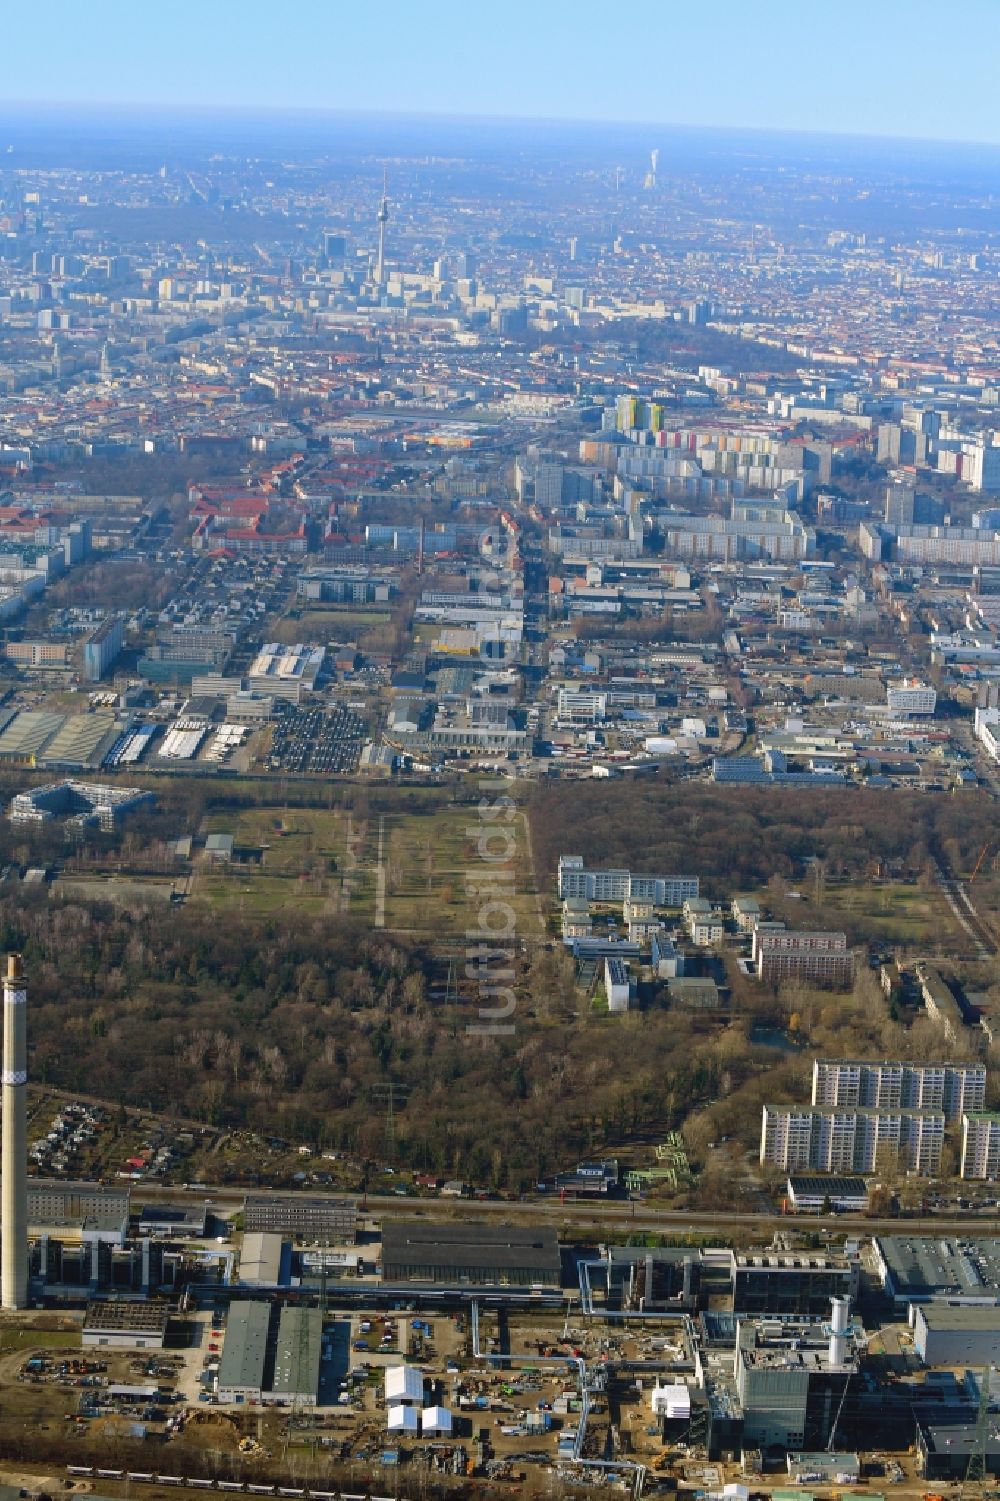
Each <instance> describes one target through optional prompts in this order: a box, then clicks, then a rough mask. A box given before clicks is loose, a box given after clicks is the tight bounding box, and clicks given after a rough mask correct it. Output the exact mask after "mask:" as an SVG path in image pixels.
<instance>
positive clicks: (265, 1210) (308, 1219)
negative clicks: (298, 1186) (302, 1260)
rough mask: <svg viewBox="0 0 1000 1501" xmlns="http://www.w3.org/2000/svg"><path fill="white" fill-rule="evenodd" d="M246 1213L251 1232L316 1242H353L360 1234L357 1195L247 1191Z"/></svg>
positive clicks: (350, 1243)
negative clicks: (344, 1196)
mask: <svg viewBox="0 0 1000 1501" xmlns="http://www.w3.org/2000/svg"><path fill="white" fill-rule="evenodd" d="M243 1217H244V1226H245V1229H246V1230H247V1232H248V1233H249V1234H251V1235H253V1234H255V1233H260V1234H266V1235H287V1236H291V1237H292V1238H293V1239H294V1240H302V1241H311V1242H314V1243H315V1242H319V1241H329V1243H330V1244H331V1245H353V1244H354V1241H355V1238H356V1236H357V1228H358V1206H357V1200H355V1199H334V1198H328V1197H327V1196H326V1195H323V1196H322V1197H320V1196H319V1195H317V1196H316V1197H315V1198H305V1197H300V1196H299V1195H297V1194H296V1195H291V1194H288V1195H286V1196H284V1197H283V1196H281V1195H279V1194H266V1195H265V1194H247V1197H246V1204H245V1207H244V1211H243Z"/></svg>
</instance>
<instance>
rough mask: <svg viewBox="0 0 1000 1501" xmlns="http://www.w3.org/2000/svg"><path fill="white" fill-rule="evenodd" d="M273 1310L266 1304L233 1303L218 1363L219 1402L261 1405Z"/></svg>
mask: <svg viewBox="0 0 1000 1501" xmlns="http://www.w3.org/2000/svg"><path fill="white" fill-rule="evenodd" d="M270 1322H271V1310H270V1308H269V1307H268V1305H267V1304H266V1303H233V1304H231V1305H230V1309H229V1320H228V1322H227V1324H226V1342H225V1344H224V1345H223V1347H222V1359H221V1361H220V1362H219V1388H218V1390H219V1400H220V1401H222V1402H259V1401H260V1397H261V1392H262V1391H263V1389H264V1363H265V1361H266V1359H267V1335H268V1329H269V1326H270Z"/></svg>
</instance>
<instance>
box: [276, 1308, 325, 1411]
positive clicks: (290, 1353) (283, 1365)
mask: <svg viewBox="0 0 1000 1501" xmlns="http://www.w3.org/2000/svg"><path fill="white" fill-rule="evenodd" d="M322 1343H323V1315H322V1313H321V1312H320V1310H319V1309H318V1308H283V1309H282V1310H281V1320H280V1322H279V1324H278V1346H277V1350H276V1352H275V1356H274V1386H273V1390H274V1391H275V1392H280V1393H281V1394H282V1395H284V1396H288V1397H296V1396H303V1397H308V1398H309V1399H310V1400H312V1401H315V1399H316V1397H317V1396H318V1395H319V1361H320V1354H321V1347H322Z"/></svg>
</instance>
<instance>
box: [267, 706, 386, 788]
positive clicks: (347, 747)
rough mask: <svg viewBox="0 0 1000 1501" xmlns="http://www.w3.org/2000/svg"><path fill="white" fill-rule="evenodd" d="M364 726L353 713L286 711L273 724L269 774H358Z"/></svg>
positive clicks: (339, 708) (338, 710)
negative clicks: (274, 772)
mask: <svg viewBox="0 0 1000 1501" xmlns="http://www.w3.org/2000/svg"><path fill="white" fill-rule="evenodd" d="M364 738H365V722H364V720H363V719H362V718H361V716H360V715H359V714H357V713H356V712H355V711H354V710H353V709H348V708H346V707H345V706H344V705H343V704H338V705H336V707H334V708H333V709H298V708H292V709H289V710H288V711H287V712H286V713H285V714H283V715H282V716H281V718H280V719H279V720H277V722H276V723H275V727H274V735H273V739H272V742H271V752H270V755H269V757H268V765H269V767H270V769H271V770H272V771H286V772H295V773H306V772H313V773H317V774H327V775H329V774H333V773H344V772H352V771H356V770H357V766H358V759H359V757H360V755H361V747H362V745H363V743H364Z"/></svg>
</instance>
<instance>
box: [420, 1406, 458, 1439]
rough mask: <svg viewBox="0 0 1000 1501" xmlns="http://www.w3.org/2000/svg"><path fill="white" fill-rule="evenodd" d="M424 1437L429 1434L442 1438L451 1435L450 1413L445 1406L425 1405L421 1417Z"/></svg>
mask: <svg viewBox="0 0 1000 1501" xmlns="http://www.w3.org/2000/svg"><path fill="white" fill-rule="evenodd" d="M421 1428H422V1430H423V1435H424V1438H428V1437H429V1436H430V1435H431V1434H436V1435H439V1436H440V1437H442V1438H450V1437H451V1413H450V1412H449V1411H448V1409H447V1407H425V1408H424V1413H423V1417H422V1419H421Z"/></svg>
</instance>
